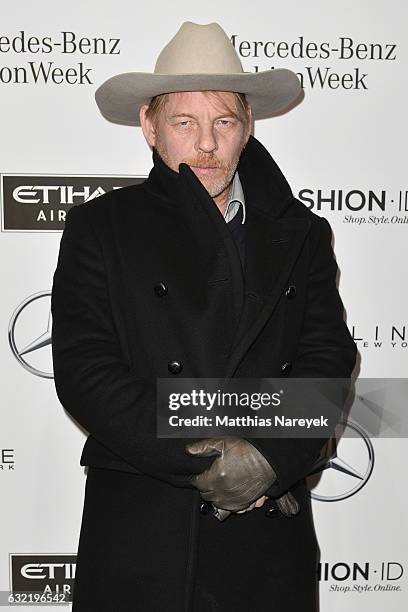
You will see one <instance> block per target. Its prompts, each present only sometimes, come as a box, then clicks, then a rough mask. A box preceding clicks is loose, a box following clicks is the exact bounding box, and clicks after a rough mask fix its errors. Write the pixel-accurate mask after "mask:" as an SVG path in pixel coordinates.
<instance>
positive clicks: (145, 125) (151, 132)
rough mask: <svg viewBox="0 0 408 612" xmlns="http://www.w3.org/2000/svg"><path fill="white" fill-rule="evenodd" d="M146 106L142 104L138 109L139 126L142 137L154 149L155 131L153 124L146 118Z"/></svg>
mask: <svg viewBox="0 0 408 612" xmlns="http://www.w3.org/2000/svg"><path fill="white" fill-rule="evenodd" d="M148 108H149V107H148V105H147V104H143V106H142V107H141V109H140V113H139V117H140V125H141V126H142V130H143V135H144V137H145V138H146V140H147V143H148V144H149V145H150V146H151V147H154V146H155V145H156V130H155V129H154V126H153V123H152V121H151V119H149V118H148V117H146V111H147V109H148Z"/></svg>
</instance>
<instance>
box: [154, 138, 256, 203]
mask: <svg viewBox="0 0 408 612" xmlns="http://www.w3.org/2000/svg"><path fill="white" fill-rule="evenodd" d="M155 147H156V150H157V152H158V153H159V155H160V157H161V158H162V160H163V161H164V163H165V164H166V165H167V166H168V167H169V168H171V169H172V170H174V171H175V172H178V167H179V164H187V165H188V166H190V167H191V166H193V167H195V168H219V169H220V170H221V176H218V177H212V176H205V175H201V176H197V174H196V176H197V178H198V179H199V181H200V182H201V183H202V185H203V186H204V187H205V189H206V190H207V191H208V193H209V195H210V196H211V197H212V198H216V197H217V196H219V195H220V194H221V193H222V192H223V191H225V190H226V189H227V188H228V187H229V186H230V185H231V182H232V179H233V178H234V174H235V171H236V169H237V166H238V162H239V158H240V156H241V153H242V151H243V149H244V147H245V143H244V142H243V143H241V147H240V149H239V151H238V153H237V155H236V156H235V157H234V158H233V159H232V160H231V161H230V162H224V161H222V160H220V159H219V158H218V157H217V156H216V155H215V154H214V153H210V154H207V153H202V152H198V153H197V155H195V156H194V157H189V158H184V159H182V160H181V161H179V162H177V163H176V162H172V160H171V159H170V157H169V154H168V151H167V148H166V147H165V146H164V144H163V143H162V142H161V140H160V138H157V141H156V145H155Z"/></svg>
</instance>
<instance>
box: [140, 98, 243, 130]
mask: <svg viewBox="0 0 408 612" xmlns="http://www.w3.org/2000/svg"><path fill="white" fill-rule="evenodd" d="M202 93H203V94H205V95H206V96H210V97H211V96H213V97H215V98H217V100H218V101H219V102H221V103H222V105H223V106H224V107H226V108H227V110H228V112H229V113H230V114H231V115H234V116H235V117H237V119H239V120H240V121H242V123H243V124H244V126H245V128H247V127H248V124H249V104H248V101H247V99H246V95H245V94H242V93H237V92H235V91H233V92H229V93H232V94H233V96H234V100H235V109H233V108H230V106H229V105H228V104H226V103H225V100H223V99H222V98H221V96H220V93H221V92H219V91H210V90H209V91H203V92H202ZM168 95H169V94H167V93H165V94H159V95H158V96H154V98H152V99H151V100H150V103H149V106H148V108H147V110H146V117H147V118H148V119H150V120H151V122H152V123H153V125H154V126H156V125H157V120H158V117H159V115H160V113H161V112H163V111H164V108H165V106H166V103H167V99H168Z"/></svg>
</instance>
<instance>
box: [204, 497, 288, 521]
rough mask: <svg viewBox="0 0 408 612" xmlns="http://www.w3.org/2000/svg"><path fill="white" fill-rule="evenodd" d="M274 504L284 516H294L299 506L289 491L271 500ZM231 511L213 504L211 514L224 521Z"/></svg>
mask: <svg viewBox="0 0 408 612" xmlns="http://www.w3.org/2000/svg"><path fill="white" fill-rule="evenodd" d="M273 501H274V502H275V504H276V507H277V509H278V510H279V511H280V512H281V514H283V516H286V517H287V518H292V516H296V514H298V513H299V510H300V506H299V502H298V501H297V499H296V498H295V497H294V496H293V495H292V493H291V492H290V491H288V492H287V493H285V494H284V495H281V497H277V498H275V499H274V500H273ZM231 514H232V512H230V511H229V510H224V509H223V508H217V507H216V506H214V504H213V515H214V516H215V518H217V519H218V520H219V521H225V519H227V518H228V517H229V516H231Z"/></svg>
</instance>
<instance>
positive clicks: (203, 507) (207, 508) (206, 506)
mask: <svg viewBox="0 0 408 612" xmlns="http://www.w3.org/2000/svg"><path fill="white" fill-rule="evenodd" d="M211 510H212V504H210V502H206V501H205V502H202V503H201V504H200V514H204V515H205V514H209V513H210V512H211Z"/></svg>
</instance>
